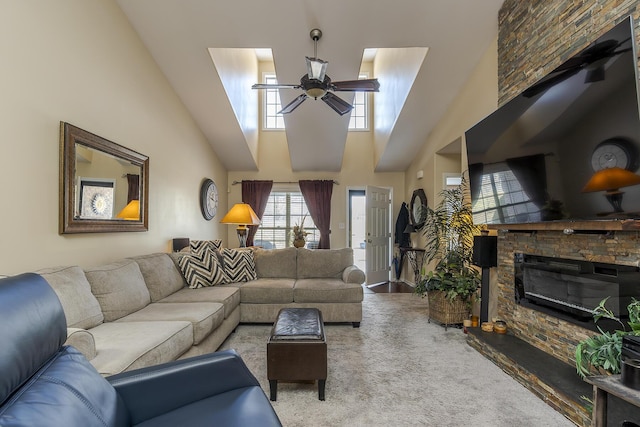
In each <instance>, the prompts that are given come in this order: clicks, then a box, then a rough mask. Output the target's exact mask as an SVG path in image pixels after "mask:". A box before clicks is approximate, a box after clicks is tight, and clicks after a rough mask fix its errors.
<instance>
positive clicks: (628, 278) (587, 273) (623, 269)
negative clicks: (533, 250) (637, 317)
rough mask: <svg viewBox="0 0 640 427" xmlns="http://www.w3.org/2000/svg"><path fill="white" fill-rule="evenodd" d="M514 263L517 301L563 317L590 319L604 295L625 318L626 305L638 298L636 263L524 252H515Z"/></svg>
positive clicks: (610, 306)
mask: <svg viewBox="0 0 640 427" xmlns="http://www.w3.org/2000/svg"><path fill="white" fill-rule="evenodd" d="M514 266H515V298H516V302H517V303H518V304H521V305H526V306H529V307H530V308H534V309H538V310H541V311H544V312H546V313H548V314H552V315H555V316H556V317H560V318H563V319H567V317H568V319H567V320H571V319H575V320H577V321H578V322H580V323H581V322H585V321H589V320H590V319H591V318H592V317H593V310H594V309H595V308H596V307H597V306H598V304H599V303H600V301H602V300H603V299H605V298H607V297H608V298H609V299H608V300H607V303H606V307H607V308H608V309H610V310H611V311H612V312H613V313H614V314H615V315H616V316H617V317H619V318H621V319H625V318H627V317H628V314H629V313H628V312H627V305H629V303H630V302H631V300H632V299H633V298H636V299H640V269H638V267H635V266H629V265H619V264H607V263H600V262H590V261H584V260H574V259H566V258H555V257H546V256H541V255H530V254H524V253H515V254H514ZM543 308H544V309H543Z"/></svg>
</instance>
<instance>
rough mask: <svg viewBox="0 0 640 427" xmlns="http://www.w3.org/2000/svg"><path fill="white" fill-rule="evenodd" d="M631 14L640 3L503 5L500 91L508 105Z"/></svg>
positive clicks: (562, 0)
mask: <svg viewBox="0 0 640 427" xmlns="http://www.w3.org/2000/svg"><path fill="white" fill-rule="evenodd" d="M629 15H633V18H634V24H635V35H636V45H637V46H640V43H639V42H640V31H639V30H638V29H639V28H640V19H639V17H640V1H638V0H587V1H584V0H559V1H550V0H530V1H522V0H505V2H504V4H503V5H502V8H501V9H500V12H499V14H498V88H499V89H498V90H499V97H498V98H499V103H500V104H504V103H505V102H507V101H508V100H510V99H511V98H513V97H515V96H516V95H518V94H519V93H520V92H522V91H523V90H524V89H526V88H527V87H529V86H531V85H532V84H533V83H535V82H536V81H537V80H539V79H541V78H542V77H544V76H545V75H547V74H548V73H549V72H550V71H552V70H553V69H554V68H556V67H557V66H558V65H560V64H562V63H563V62H564V61H565V60H566V59H568V58H569V57H571V56H572V55H573V54H575V53H576V52H578V51H580V50H582V49H584V48H585V47H587V46H588V45H589V43H590V42H592V41H593V40H594V39H595V38H597V37H598V36H600V35H601V34H603V33H604V32H606V31H607V30H609V29H611V28H612V27H614V26H615V25H616V24H617V23H619V22H620V21H622V20H623V19H624V18H626V17H627V16H629Z"/></svg>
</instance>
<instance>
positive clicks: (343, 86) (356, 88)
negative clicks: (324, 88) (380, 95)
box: [331, 79, 380, 92]
mask: <svg viewBox="0 0 640 427" xmlns="http://www.w3.org/2000/svg"><path fill="white" fill-rule="evenodd" d="M331 86H332V89H333V90H335V91H341V92H378V91H379V90H380V83H378V79H363V80H345V81H341V82H331Z"/></svg>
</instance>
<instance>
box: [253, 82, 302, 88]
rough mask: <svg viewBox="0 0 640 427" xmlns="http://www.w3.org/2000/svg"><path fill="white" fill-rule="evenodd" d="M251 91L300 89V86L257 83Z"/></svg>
mask: <svg viewBox="0 0 640 427" xmlns="http://www.w3.org/2000/svg"><path fill="white" fill-rule="evenodd" d="M251 89H300V85H286V84H267V83H256V84H254V85H253V86H251Z"/></svg>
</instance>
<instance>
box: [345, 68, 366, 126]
mask: <svg viewBox="0 0 640 427" xmlns="http://www.w3.org/2000/svg"><path fill="white" fill-rule="evenodd" d="M366 78H368V76H367V75H366V74H360V75H359V76H358V79H366ZM349 130H369V93H368V92H355V94H354V97H353V110H351V118H350V119H349Z"/></svg>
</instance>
